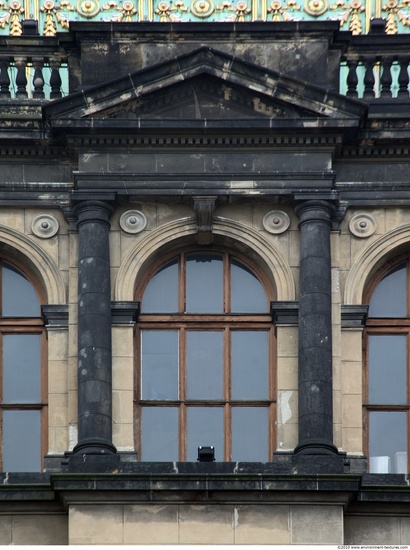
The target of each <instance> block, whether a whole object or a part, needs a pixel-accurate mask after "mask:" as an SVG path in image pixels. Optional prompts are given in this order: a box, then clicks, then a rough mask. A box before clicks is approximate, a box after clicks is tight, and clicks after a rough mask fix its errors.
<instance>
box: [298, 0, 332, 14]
mask: <svg viewBox="0 0 410 550" xmlns="http://www.w3.org/2000/svg"><path fill="white" fill-rule="evenodd" d="M328 8H329V6H328V3H327V0H306V1H305V6H304V9H305V12H306V13H308V14H309V15H313V16H316V17H317V16H319V15H322V14H323V13H325V11H326V10H327V9H328Z"/></svg>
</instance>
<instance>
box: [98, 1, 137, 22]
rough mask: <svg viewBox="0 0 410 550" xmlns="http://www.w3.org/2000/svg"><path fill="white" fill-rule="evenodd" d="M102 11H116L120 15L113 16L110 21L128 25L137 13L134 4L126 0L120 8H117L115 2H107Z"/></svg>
mask: <svg viewBox="0 0 410 550" xmlns="http://www.w3.org/2000/svg"><path fill="white" fill-rule="evenodd" d="M103 10H117V11H120V12H121V13H120V14H119V15H116V16H114V17H113V18H112V19H111V21H114V22H118V23H120V22H121V21H125V22H126V23H130V22H131V21H132V17H133V15H135V14H137V13H138V10H137V9H136V8H135V7H134V4H133V3H132V2H130V1H129V0H127V1H126V2H124V3H123V5H122V6H119V5H118V4H117V2H114V1H113V0H112V1H111V2H108V4H106V5H105V6H103Z"/></svg>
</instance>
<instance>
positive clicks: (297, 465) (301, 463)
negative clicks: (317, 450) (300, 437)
mask: <svg viewBox="0 0 410 550" xmlns="http://www.w3.org/2000/svg"><path fill="white" fill-rule="evenodd" d="M272 465H273V467H274V470H275V473H286V474H302V475H303V474H348V473H350V466H351V465H350V460H349V459H348V458H346V453H336V454H335V453H331V454H330V453H322V454H303V453H298V454H296V453H293V452H289V453H285V452H277V453H274V455H273V457H272Z"/></svg>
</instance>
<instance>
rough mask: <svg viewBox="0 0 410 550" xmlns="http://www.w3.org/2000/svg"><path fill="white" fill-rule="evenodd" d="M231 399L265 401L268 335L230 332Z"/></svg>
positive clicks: (255, 332) (266, 392)
mask: <svg viewBox="0 0 410 550" xmlns="http://www.w3.org/2000/svg"><path fill="white" fill-rule="evenodd" d="M231 338H232V399H267V398H268V397H269V396H268V333H267V332H266V331H264V332H262V331H258V332H257V331H240V332H239V331H238V332H237V331H232V333H231Z"/></svg>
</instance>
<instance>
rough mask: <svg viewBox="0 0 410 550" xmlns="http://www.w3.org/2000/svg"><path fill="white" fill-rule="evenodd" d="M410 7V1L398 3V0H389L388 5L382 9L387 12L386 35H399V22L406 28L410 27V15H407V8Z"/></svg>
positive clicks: (405, 0) (404, 0)
mask: <svg viewBox="0 0 410 550" xmlns="http://www.w3.org/2000/svg"><path fill="white" fill-rule="evenodd" d="M409 6H410V0H403V1H402V2H398V1H397V0H387V2H386V4H385V5H384V6H383V7H382V10H383V11H385V12H387V18H386V29H385V32H386V34H397V33H398V32H399V31H398V27H397V20H399V21H400V22H401V23H402V24H403V25H404V26H405V27H410V15H409V13H406V11H403V10H406V8H407V9H408V8H409Z"/></svg>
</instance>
